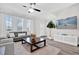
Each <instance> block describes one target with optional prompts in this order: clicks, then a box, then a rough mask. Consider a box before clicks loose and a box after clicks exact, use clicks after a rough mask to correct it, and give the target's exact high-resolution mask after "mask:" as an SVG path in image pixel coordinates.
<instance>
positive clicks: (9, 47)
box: [0, 38, 14, 55]
mask: <svg viewBox="0 0 79 59" xmlns="http://www.w3.org/2000/svg"><path fill="white" fill-rule="evenodd" d="M0 48H1V49H0V50H1V51H0V55H14V43H13V38H5V39H0Z"/></svg>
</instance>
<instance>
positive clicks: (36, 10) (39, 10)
mask: <svg viewBox="0 0 79 59" xmlns="http://www.w3.org/2000/svg"><path fill="white" fill-rule="evenodd" d="M33 9H34V10H35V11H38V12H41V10H39V9H36V8H33Z"/></svg>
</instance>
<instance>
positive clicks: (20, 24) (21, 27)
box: [16, 18, 23, 31]
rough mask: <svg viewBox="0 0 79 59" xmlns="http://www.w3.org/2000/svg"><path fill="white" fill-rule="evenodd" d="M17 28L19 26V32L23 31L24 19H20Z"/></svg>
mask: <svg viewBox="0 0 79 59" xmlns="http://www.w3.org/2000/svg"><path fill="white" fill-rule="evenodd" d="M16 26H17V31H22V29H23V19H21V18H18V19H17V24H16Z"/></svg>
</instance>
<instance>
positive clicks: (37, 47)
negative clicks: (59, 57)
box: [30, 40, 46, 52]
mask: <svg viewBox="0 0 79 59" xmlns="http://www.w3.org/2000/svg"><path fill="white" fill-rule="evenodd" d="M43 42H44V46H46V40H44V41H43ZM33 46H35V47H36V49H33ZM44 46H43V47H44ZM40 48H42V47H39V46H37V45H35V44H34V45H33V44H31V45H30V52H33V51H35V50H37V49H40Z"/></svg>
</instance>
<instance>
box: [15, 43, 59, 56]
mask: <svg viewBox="0 0 79 59" xmlns="http://www.w3.org/2000/svg"><path fill="white" fill-rule="evenodd" d="M59 52H60V49H59V48H56V47H54V46H50V45H48V44H47V45H46V46H45V47H43V48H41V49H38V50H36V51H34V52H32V53H31V52H30V46H29V45H28V44H19V43H17V44H15V55H57V54H58V53H59Z"/></svg>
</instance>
